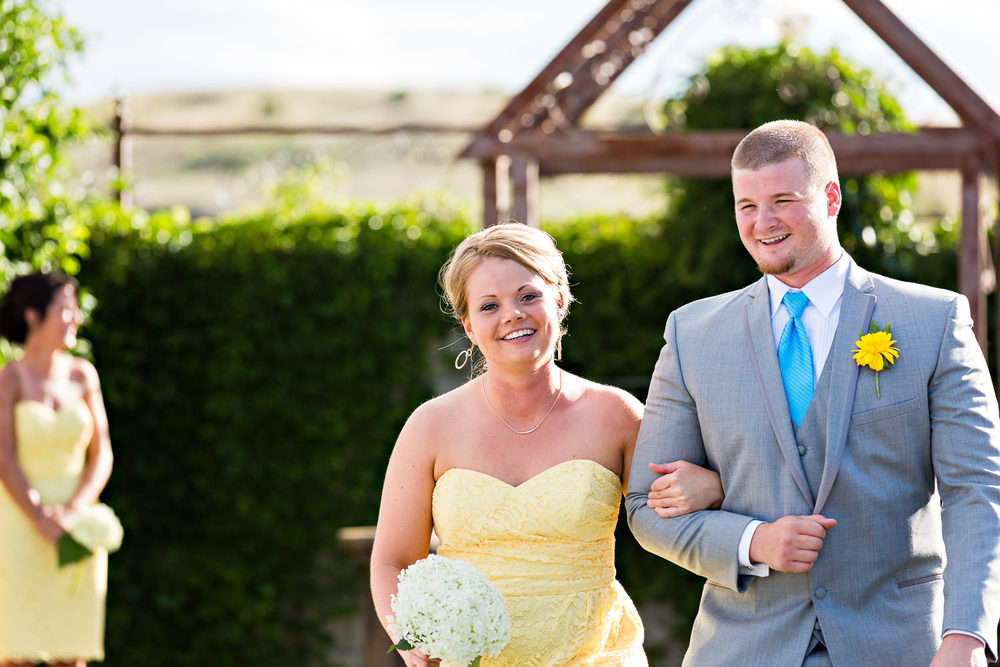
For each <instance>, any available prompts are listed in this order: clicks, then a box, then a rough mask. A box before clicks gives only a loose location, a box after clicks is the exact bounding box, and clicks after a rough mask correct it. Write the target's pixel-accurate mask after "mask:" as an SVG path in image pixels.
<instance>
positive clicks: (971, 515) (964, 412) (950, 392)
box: [900, 297, 1000, 657]
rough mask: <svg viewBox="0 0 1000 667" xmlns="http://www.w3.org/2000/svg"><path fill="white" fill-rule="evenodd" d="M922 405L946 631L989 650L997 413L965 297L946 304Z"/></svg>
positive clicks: (998, 545)
mask: <svg viewBox="0 0 1000 667" xmlns="http://www.w3.org/2000/svg"><path fill="white" fill-rule="evenodd" d="M900 343H901V344H902V343H903V341H900ZM928 404H929V409H930V427H931V453H932V457H933V463H934V473H935V476H936V478H937V486H938V491H939V493H940V495H941V500H942V504H943V507H944V512H943V513H942V529H943V536H944V543H945V548H946V550H947V556H948V564H947V567H946V569H945V575H944V599H945V609H944V630H945V631H949V630H959V631H966V632H975V633H977V634H978V635H979V636H980V637H981V638H983V639H985V640H986V641H987V644H988V654H990V655H991V656H993V657H995V656H996V655H997V643H996V641H997V632H996V628H997V620H998V616H1000V541H998V537H997V536H998V535H1000V424H998V421H1000V419H998V411H997V401H996V396H995V394H994V389H993V383H992V381H991V380H990V376H989V371H988V370H987V367H986V360H985V359H984V357H983V354H982V352H981V350H980V348H979V345H978V343H977V342H976V340H975V337H974V335H973V332H972V317H971V315H970V313H969V306H968V302H967V301H966V299H965V297H957V298H956V299H955V301H954V302H953V303H952V308H951V312H950V314H949V321H948V322H947V324H946V325H945V330H944V335H943V337H942V345H941V348H940V353H939V355H938V361H937V366H936V368H935V371H934V374H933V376H932V377H931V381H930V383H929V385H928Z"/></svg>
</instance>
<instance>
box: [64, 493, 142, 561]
mask: <svg viewBox="0 0 1000 667" xmlns="http://www.w3.org/2000/svg"><path fill="white" fill-rule="evenodd" d="M124 534H125V531H124V530H123V529H122V524H121V521H119V520H118V517H117V516H115V512H114V510H112V509H111V508H110V507H108V506H107V505H105V504H104V503H96V504H94V505H91V506H89V507H86V508H84V509H82V510H80V513H79V515H78V516H77V519H76V523H75V524H73V527H72V528H71V529H70V531H69V532H68V533H64V534H63V536H62V537H60V538H59V543H58V544H57V545H56V552H57V553H58V556H59V567H64V566H66V565H69V564H70V563H75V562H76V561H78V560H82V559H84V558H87V557H88V556H90V555H91V554H93V553H94V551H95V550H96V549H105V550H107V551H108V553H111V552H113V551H118V549H119V548H120V547H121V545H122V537H123V536H124Z"/></svg>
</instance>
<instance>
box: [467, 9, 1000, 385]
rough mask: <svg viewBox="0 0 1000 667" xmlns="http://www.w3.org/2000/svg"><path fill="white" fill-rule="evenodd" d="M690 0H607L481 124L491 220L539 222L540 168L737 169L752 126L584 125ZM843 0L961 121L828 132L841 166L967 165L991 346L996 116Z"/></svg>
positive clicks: (971, 236)
mask: <svg viewBox="0 0 1000 667" xmlns="http://www.w3.org/2000/svg"><path fill="white" fill-rule="evenodd" d="M693 1H694V0H610V1H609V2H608V3H607V5H605V6H604V8H602V9H601V10H600V11H599V12H598V13H597V15H596V16H594V18H593V19H591V21H590V22H589V23H587V25H586V26H585V27H584V28H583V29H582V30H581V31H580V32H579V34H577V35H576V36H575V37H574V38H573V39H571V40H570V42H569V43H568V44H567V45H566V46H565V47H564V48H563V49H562V51H560V52H559V53H558V55H556V56H555V58H553V59H552V61H551V62H550V63H549V64H548V65H546V66H545V67H544V68H543V69H542V71H541V72H539V74H538V75H537V76H536V77H535V78H534V80H533V81H532V82H531V83H529V84H528V86H527V87H526V88H525V89H524V90H522V91H521V92H520V93H518V94H517V95H515V96H514V97H513V98H512V99H511V100H510V102H509V103H508V104H507V106H505V107H504V108H503V110H502V111H500V113H499V114H498V115H497V116H496V117H495V118H494V119H493V120H492V121H490V122H489V123H488V124H487V125H486V126H485V127H483V128H482V129H481V130H479V131H477V132H476V133H474V134H473V138H472V141H471V142H470V143H469V145H468V146H467V147H466V148H465V149H464V150H463V151H462V153H461V154H460V157H464V158H472V159H475V160H478V161H479V163H480V165H481V167H482V173H483V224H484V225H485V226H488V225H492V224H495V223H496V222H497V221H499V220H501V219H507V218H513V219H515V220H518V221H520V222H524V223H526V224H529V225H535V226H537V225H538V207H537V199H538V179H539V177H540V176H555V175H560V174H594V173H618V174H626V173H632V174H636V173H645V174H649V173H670V174H676V175H681V176H695V177H698V176H701V177H725V176H728V175H729V161H730V158H731V156H732V153H733V150H734V149H735V148H736V144H737V143H739V141H740V139H742V138H743V137H744V136H745V135H746V133H747V132H748V131H749V130H750V129H751V128H746V129H739V128H734V129H733V130H731V131H730V130H725V131H702V132H673V133H665V134H656V133H653V132H652V131H650V130H649V129H648V128H623V129H617V130H609V131H598V130H584V129H581V128H580V127H579V121H580V118H581V117H582V116H583V114H584V112H586V111H587V109H588V108H590V106H591V105H592V104H593V103H594V102H595V101H596V100H597V98H598V97H600V95H601V94H602V93H603V92H604V91H605V90H607V89H608V88H609V87H610V86H611V84H612V83H613V82H614V81H615V80H616V79H617V78H618V76H619V75H621V73H622V72H624V71H625V69H626V68H628V66H629V65H631V64H632V62H633V61H634V60H635V59H636V58H637V57H638V56H639V55H641V54H642V53H643V51H644V50H645V49H646V47H647V46H649V44H650V43H651V42H652V41H653V40H654V39H656V37H657V36H658V35H659V34H660V33H661V32H663V30H664V29H665V28H666V27H667V26H668V25H670V23H671V21H673V20H674V19H675V18H676V17H677V16H678V15H679V14H680V13H681V12H682V11H683V10H684V8H686V7H687V6H688V5H690V4H691V3H692V2H693ZM843 2H844V4H846V5H847V6H848V7H849V8H850V9H851V10H852V11H853V12H854V13H855V14H857V15H858V16H859V17H860V18H861V20H862V21H864V22H865V23H866V24H867V25H868V26H869V27H870V28H871V29H872V30H873V31H874V32H875V34H877V35H878V36H879V37H880V38H881V39H882V40H883V41H884V42H885V43H886V44H887V45H888V46H889V47H890V48H892V49H893V50H894V51H895V52H896V53H897V54H898V55H899V56H900V57H901V58H902V59H903V61H904V62H905V63H906V64H907V65H909V66H910V67H911V68H912V69H913V71H914V72H916V73H917V75H919V76H920V77H922V78H923V79H924V81H926V82H927V84H928V85H929V86H930V87H931V88H932V89H933V90H934V91H935V92H936V93H937V94H938V95H939V96H940V97H941V98H942V99H943V100H944V101H945V102H947V103H948V104H949V105H950V106H951V108H952V109H954V111H955V112H956V113H957V114H958V117H959V119H960V120H961V123H962V125H961V127H954V128H931V127H921V128H918V130H917V132H915V133H913V134H903V133H886V134H875V135H864V136H862V135H846V134H835V133H829V135H828V136H829V138H830V143H831V144H832V146H833V149H834V151H835V152H836V154H837V164H838V166H839V168H840V173H841V174H848V175H851V174H853V175H858V174H866V173H870V172H874V171H881V172H902V171H911V170H934V169H947V170H958V171H959V172H960V173H961V176H962V233H961V241H960V249H959V281H958V282H959V290H960V291H961V292H962V293H963V294H964V295H965V296H966V297H968V299H969V303H970V306H971V307H972V314H973V317H974V319H975V328H976V335H977V337H978V340H979V343H980V345H981V346H982V347H983V349H984V350H985V349H986V335H987V334H986V329H987V327H986V326H985V324H986V296H985V295H986V294H987V293H989V292H991V291H993V287H994V273H993V268H992V261H991V257H992V255H991V253H990V250H989V248H988V244H987V242H986V233H985V230H984V229H982V228H981V224H980V214H979V199H980V181H981V179H982V177H983V176H984V175H986V174H987V173H997V172H1000V115H998V114H997V112H996V111H995V110H994V109H993V108H991V107H990V105H989V104H987V103H986V102H985V101H983V99H982V98H980V97H979V95H977V94H976V93H975V92H974V91H973V90H972V89H971V88H970V87H969V86H968V85H967V84H966V83H965V82H964V81H963V80H962V79H961V78H960V77H959V76H958V75H957V74H955V72H953V71H952V70H951V69H950V68H949V67H948V66H947V65H946V64H945V63H944V61H942V60H941V58H939V57H938V56H937V54H935V53H934V51H933V50H931V49H930V48H929V47H928V46H927V45H926V44H924V43H923V42H922V41H921V40H920V39H919V38H918V37H917V36H916V35H915V34H914V33H913V32H912V31H911V30H910V29H909V28H908V27H906V25H905V24H904V23H903V22H902V21H900V20H899V18H897V17H896V15H895V14H893V13H892V12H891V11H890V10H889V9H888V8H887V7H886V6H885V5H884V4H882V2H881V1H880V0H843ZM998 329H1000V327H998ZM997 348H998V349H1000V344H998V345H997ZM997 367H1000V364H998V366H997Z"/></svg>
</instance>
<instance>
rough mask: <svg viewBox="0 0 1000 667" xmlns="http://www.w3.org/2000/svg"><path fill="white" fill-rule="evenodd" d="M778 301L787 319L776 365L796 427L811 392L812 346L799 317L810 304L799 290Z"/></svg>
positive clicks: (779, 343) (805, 408)
mask: <svg viewBox="0 0 1000 667" xmlns="http://www.w3.org/2000/svg"><path fill="white" fill-rule="evenodd" d="M781 304H782V305H783V306H784V307H785V310H786V311H787V312H788V317H789V319H788V323H787V324H785V330H784V331H782V332H781V339H780V340H779V341H778V365H779V366H781V380H782V382H784V383H785V397H786V398H787V399H788V412H789V413H790V414H791V415H792V421H793V422H795V426H796V427H798V426H800V425H801V424H802V419H803V418H804V417H805V416H806V410H807V409H808V408H809V401H810V400H811V399H812V395H813V360H812V349H811V348H810V347H809V337H808V336H807V335H806V328H805V325H803V324H802V320H801V319H799V318H800V317H801V316H802V311H803V310H805V308H806V306H807V305H809V297H807V296H806V295H805V294H803V293H802V292H787V293H786V294H785V298H784V299H782V300H781Z"/></svg>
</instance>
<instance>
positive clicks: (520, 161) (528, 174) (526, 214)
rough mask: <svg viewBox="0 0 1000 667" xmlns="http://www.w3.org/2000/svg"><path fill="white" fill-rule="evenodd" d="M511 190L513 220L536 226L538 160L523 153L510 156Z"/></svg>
mask: <svg viewBox="0 0 1000 667" xmlns="http://www.w3.org/2000/svg"><path fill="white" fill-rule="evenodd" d="M510 171H511V175H510V179H511V190H512V193H513V199H514V201H513V202H512V211H511V213H512V214H513V217H514V220H516V221H517V222H523V223H524V224H526V225H528V226H530V227H537V226H538V161H537V160H535V159H533V158H530V157H528V156H527V155H523V154H515V155H513V156H511V168H510Z"/></svg>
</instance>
